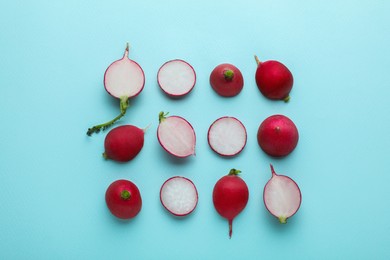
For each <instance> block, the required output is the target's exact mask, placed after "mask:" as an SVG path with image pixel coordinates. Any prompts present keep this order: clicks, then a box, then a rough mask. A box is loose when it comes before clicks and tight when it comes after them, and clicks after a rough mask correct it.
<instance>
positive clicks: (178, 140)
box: [157, 112, 196, 158]
mask: <svg viewBox="0 0 390 260" xmlns="http://www.w3.org/2000/svg"><path fill="white" fill-rule="evenodd" d="M158 120H159V125H158V128H157V138H158V141H159V142H160V145H161V146H162V147H163V148H164V150H165V151H167V152H168V153H169V154H171V155H173V156H176V157H179V158H184V157H188V156H190V155H195V144H196V137H195V131H194V128H193V127H192V125H191V124H190V123H189V122H188V121H187V120H186V119H184V118H183V117H180V116H168V114H167V113H164V112H160V114H159V116H158Z"/></svg>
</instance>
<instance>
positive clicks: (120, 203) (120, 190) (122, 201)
mask: <svg viewBox="0 0 390 260" xmlns="http://www.w3.org/2000/svg"><path fill="white" fill-rule="evenodd" d="M106 204H107V207H108V209H109V210H110V211H111V213H112V214H113V215H114V216H116V217H117V218H121V219H130V218H134V217H135V216H137V214H138V213H139V212H140V211H141V208H142V198H141V194H140V192H139V190H138V187H137V186H136V185H135V184H134V183H132V182H131V181H128V180H117V181H114V182H113V183H111V184H110V186H108V188H107V191H106Z"/></svg>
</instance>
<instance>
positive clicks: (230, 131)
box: [207, 116, 247, 156]
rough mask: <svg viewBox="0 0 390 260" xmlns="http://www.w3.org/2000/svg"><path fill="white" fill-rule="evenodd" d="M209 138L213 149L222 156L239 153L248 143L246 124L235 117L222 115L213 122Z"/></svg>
mask: <svg viewBox="0 0 390 260" xmlns="http://www.w3.org/2000/svg"><path fill="white" fill-rule="evenodd" d="M207 139H208V142H209V145H210V147H211V149H212V150H213V151H214V152H216V153H217V154H219V155H222V156H234V155H237V154H239V153H240V152H241V151H242V150H243V149H244V147H245V145H246V140H247V134H246V129H245V126H244V125H243V124H242V123H241V121H240V120H238V119H237V118H235V117H229V116H225V117H221V118H218V119H217V120H215V121H214V123H212V124H211V126H210V128H209V131H208V134H207Z"/></svg>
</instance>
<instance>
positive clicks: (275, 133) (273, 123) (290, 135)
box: [257, 115, 299, 157]
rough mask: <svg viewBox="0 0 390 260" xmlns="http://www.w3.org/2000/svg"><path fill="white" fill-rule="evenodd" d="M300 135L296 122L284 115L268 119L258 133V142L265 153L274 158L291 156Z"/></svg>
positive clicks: (261, 125)
mask: <svg viewBox="0 0 390 260" xmlns="http://www.w3.org/2000/svg"><path fill="white" fill-rule="evenodd" d="M298 139H299V134H298V129H297V127H296V126H295V124H294V122H293V121H292V120H291V119H290V118H288V117H286V116H284V115H273V116H270V117H268V118H266V119H265V120H264V121H263V122H262V123H261V124H260V126H259V129H258V131H257V141H258V143H259V146H260V147H261V149H263V151H264V152H265V153H267V154H268V155H270V156H274V157H283V156H286V155H288V154H290V153H291V152H292V151H293V150H294V149H295V147H296V146H297V144H298Z"/></svg>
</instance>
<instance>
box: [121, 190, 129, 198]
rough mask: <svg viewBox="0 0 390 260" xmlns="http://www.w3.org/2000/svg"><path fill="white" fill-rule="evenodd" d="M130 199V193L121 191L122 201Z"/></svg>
mask: <svg viewBox="0 0 390 260" xmlns="http://www.w3.org/2000/svg"><path fill="white" fill-rule="evenodd" d="M130 197H131V193H130V191H128V190H123V191H122V192H121V199H123V200H128V199H130Z"/></svg>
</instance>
